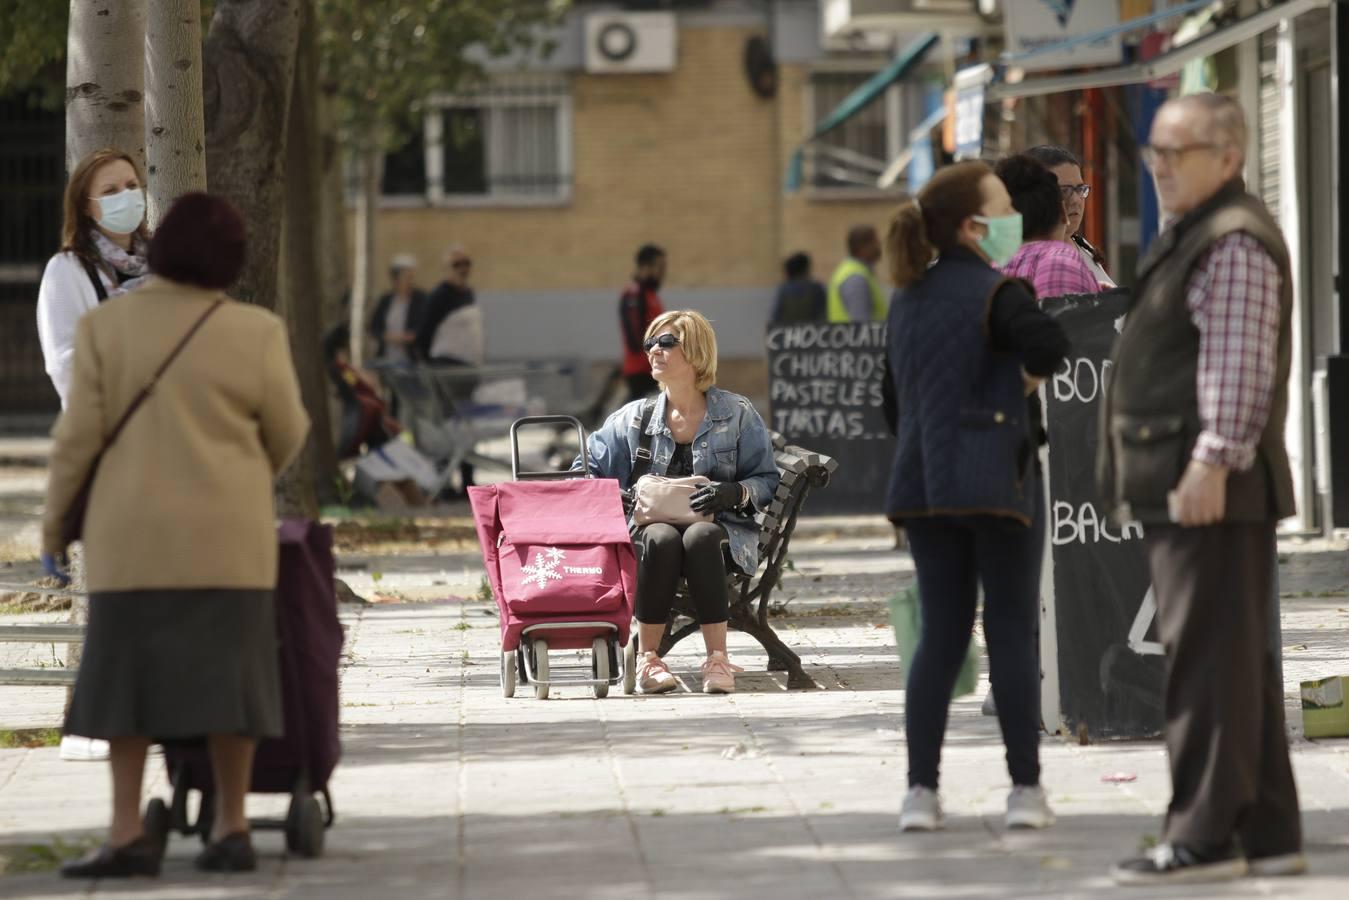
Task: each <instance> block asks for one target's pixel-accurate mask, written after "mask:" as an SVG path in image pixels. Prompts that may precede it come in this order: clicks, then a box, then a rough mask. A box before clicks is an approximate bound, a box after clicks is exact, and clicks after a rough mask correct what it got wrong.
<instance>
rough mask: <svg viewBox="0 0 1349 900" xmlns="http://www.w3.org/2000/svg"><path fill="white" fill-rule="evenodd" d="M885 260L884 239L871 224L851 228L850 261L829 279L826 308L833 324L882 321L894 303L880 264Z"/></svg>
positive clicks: (845, 262)
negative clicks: (878, 272)
mask: <svg viewBox="0 0 1349 900" xmlns="http://www.w3.org/2000/svg"><path fill="white" fill-rule="evenodd" d="M880 261H881V239H880V237H879V236H878V235H877V234H876V229H875V228H873V227H871V226H870V225H854V226H853V227H852V228H850V229H848V258H847V259H845V260H843V262H841V263H839V264H838V268H837V269H835V270H834V276H833V277H832V278H830V279H829V293H828V296H827V298H826V302H825V309H826V311H827V313H828V316H829V321H830V322H879V321H883V320H884V319H885V314H886V312H887V311H888V310H889V308H890V301H889V300H888V299H887V298H886V296H885V289H884V288H882V287H881V282H880V279H878V278H877V277H876V264H877V263H879V262H880Z"/></svg>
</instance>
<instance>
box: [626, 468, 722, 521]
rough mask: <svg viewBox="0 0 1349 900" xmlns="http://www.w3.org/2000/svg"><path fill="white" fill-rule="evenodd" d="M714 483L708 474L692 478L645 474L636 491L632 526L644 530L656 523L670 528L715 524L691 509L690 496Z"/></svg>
mask: <svg viewBox="0 0 1349 900" xmlns="http://www.w3.org/2000/svg"><path fill="white" fill-rule="evenodd" d="M711 483H712V482H711V481H710V480H708V478H707V477H706V476H705V475H691V476H689V477H688V478H666V477H665V476H664V475H643V476H642V477H641V478H638V479H637V483H636V484H635V485H633V489H632V493H633V504H632V523H633V524H634V525H636V526H638V527H640V526H642V525H650V524H652V523H654V522H664V523H665V524H667V525H692V524H693V523H695V522H711V521H712V516H711V514H709V513H697V512H694V511H693V509H692V508H691V507H690V506H689V497H691V496H692V495H693V492H694V491H696V490H698V488H700V487H702V486H703V485H705V484H711Z"/></svg>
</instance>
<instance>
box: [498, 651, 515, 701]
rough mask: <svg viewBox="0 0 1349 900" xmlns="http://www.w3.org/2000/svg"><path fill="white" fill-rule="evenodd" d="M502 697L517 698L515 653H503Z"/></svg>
mask: <svg viewBox="0 0 1349 900" xmlns="http://www.w3.org/2000/svg"><path fill="white" fill-rule="evenodd" d="M501 696H503V697H507V698H510V697H514V696H515V651H514V650H503V651H502V652H501Z"/></svg>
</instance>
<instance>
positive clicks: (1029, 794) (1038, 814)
mask: <svg viewBox="0 0 1349 900" xmlns="http://www.w3.org/2000/svg"><path fill="white" fill-rule="evenodd" d="M1053 824H1054V812H1053V810H1051V809H1050V808H1049V799H1048V798H1047V797H1046V796H1045V789H1044V788H1042V787H1040V786H1039V785H1036V786H1035V787H1029V786H1027V785H1024V784H1018V785H1014V786H1013V787H1012V792H1011V793H1010V794H1008V795H1007V827H1008V828H1048V827H1049V826H1050V825H1053Z"/></svg>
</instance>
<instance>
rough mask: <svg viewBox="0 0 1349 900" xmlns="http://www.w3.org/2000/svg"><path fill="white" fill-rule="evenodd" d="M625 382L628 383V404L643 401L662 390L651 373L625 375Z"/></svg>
mask: <svg viewBox="0 0 1349 900" xmlns="http://www.w3.org/2000/svg"><path fill="white" fill-rule="evenodd" d="M623 380H624V381H626V382H627V383H628V402H629V403H631V402H632V401H634V400H642V399H645V398H646V397H650V396H651V395H652V394H654V393H656V391H658V390H660V385H659V384H658V383H657V382H656V379H654V378H652V377H651V373H650V372H638V373H637V374H636V375H625V376H623Z"/></svg>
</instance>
